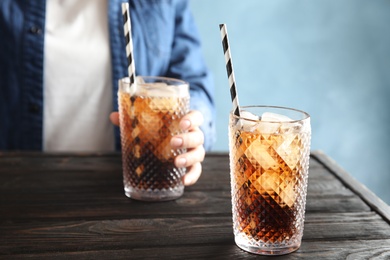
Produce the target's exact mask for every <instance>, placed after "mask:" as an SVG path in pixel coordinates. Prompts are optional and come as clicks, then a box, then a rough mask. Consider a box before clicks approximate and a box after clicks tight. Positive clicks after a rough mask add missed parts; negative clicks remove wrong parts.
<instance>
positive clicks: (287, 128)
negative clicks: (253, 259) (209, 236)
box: [229, 106, 311, 255]
mask: <svg viewBox="0 0 390 260" xmlns="http://www.w3.org/2000/svg"><path fill="white" fill-rule="evenodd" d="M242 109H243V111H242V113H241V115H240V116H239V117H238V116H235V115H233V114H231V115H230V123H229V124H230V125H229V142H230V144H229V145H230V169H231V186H232V212H233V229H234V234H235V241H236V244H237V245H238V246H239V247H241V248H242V249H244V250H246V251H249V252H251V253H256V254H265V255H274V254H275V255H277V254H286V253H290V252H293V251H295V250H297V249H298V248H299V246H300V244H301V239H302V235H303V224H304V213H305V204H306V190H307V177H308V163H309V152H310V134H311V131H310V120H309V119H310V118H309V116H308V115H307V114H306V113H304V112H300V111H296V110H292V109H286V108H278V107H260V106H259V107H245V108H242ZM267 111H272V113H270V112H267ZM276 113H278V114H276ZM284 113H287V114H288V115H289V116H290V117H291V118H292V119H291V118H290V117H286V116H284V115H283V114H284ZM257 115H261V117H259V116H257Z"/></svg>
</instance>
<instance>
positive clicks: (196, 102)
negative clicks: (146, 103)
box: [168, 0, 215, 151]
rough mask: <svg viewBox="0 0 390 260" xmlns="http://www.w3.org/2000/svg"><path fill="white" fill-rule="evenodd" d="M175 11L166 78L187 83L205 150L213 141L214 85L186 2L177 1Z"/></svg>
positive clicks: (208, 148)
mask: <svg viewBox="0 0 390 260" xmlns="http://www.w3.org/2000/svg"><path fill="white" fill-rule="evenodd" d="M175 5H176V8H175V35H174V41H173V45H172V52H171V57H170V62H169V68H168V76H170V77H174V78H180V79H183V80H185V81H187V82H189V84H190V95H191V99H190V108H191V109H192V110H198V111H200V112H201V113H202V114H203V117H204V122H203V125H202V126H201V130H202V131H203V133H204V136H205V143H204V147H205V149H206V150H207V151H208V150H210V149H211V147H212V145H213V143H214V141H215V104H214V85H213V79H212V76H211V73H210V71H209V70H208V68H207V66H206V64H205V61H204V58H203V54H202V50H201V42H200V36H199V32H198V30H197V28H196V25H195V21H194V18H193V16H192V13H191V11H190V7H189V3H188V1H186V0H177V1H176V3H175Z"/></svg>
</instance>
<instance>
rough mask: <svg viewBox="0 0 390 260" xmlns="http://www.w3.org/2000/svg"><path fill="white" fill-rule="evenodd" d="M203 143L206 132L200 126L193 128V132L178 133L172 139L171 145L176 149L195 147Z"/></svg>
mask: <svg viewBox="0 0 390 260" xmlns="http://www.w3.org/2000/svg"><path fill="white" fill-rule="evenodd" d="M203 143H204V134H203V132H202V131H201V130H200V129H199V128H198V127H197V128H195V129H193V130H191V132H188V133H183V134H179V135H176V136H174V137H172V139H171V147H172V148H174V149H177V148H195V147H197V146H200V145H203Z"/></svg>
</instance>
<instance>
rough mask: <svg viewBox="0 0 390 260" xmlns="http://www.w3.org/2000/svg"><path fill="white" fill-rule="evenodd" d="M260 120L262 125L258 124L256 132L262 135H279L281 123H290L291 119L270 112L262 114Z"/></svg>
mask: <svg viewBox="0 0 390 260" xmlns="http://www.w3.org/2000/svg"><path fill="white" fill-rule="evenodd" d="M260 120H261V122H262V123H261V124H259V128H258V131H259V132H260V133H262V134H274V133H279V132H280V128H281V126H282V123H283V122H289V121H292V120H291V118H289V117H287V116H284V115H280V114H276V113H271V112H264V113H263V114H262V115H261V118H260Z"/></svg>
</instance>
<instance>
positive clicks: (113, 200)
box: [0, 152, 390, 259]
mask: <svg viewBox="0 0 390 260" xmlns="http://www.w3.org/2000/svg"><path fill="white" fill-rule="evenodd" d="M309 171H310V172H309V186H308V196H307V206H306V208H307V210H306V219H305V229H304V236H303V241H302V246H301V248H300V249H299V250H298V251H296V252H294V253H292V254H289V255H285V256H281V257H275V258H276V259H390V224H389V223H390V220H389V218H388V215H387V212H388V205H387V204H385V203H384V202H383V201H381V200H380V199H379V198H377V197H376V196H375V194H373V193H372V192H371V191H369V190H367V188H365V187H364V186H363V185H361V184H360V183H358V182H357V181H356V180H354V179H353V178H352V177H351V176H350V175H349V174H348V173H346V172H344V171H343V170H342V169H341V168H340V167H339V166H337V164H336V163H335V162H334V161H332V160H331V159H330V158H328V157H327V156H326V155H325V154H323V153H321V152H313V153H312V156H311V159H310V170H309ZM21 258H29V259H54V258H55V259H252V258H253V259H254V258H256V259H263V258H264V259H269V257H261V256H256V255H252V254H250V253H247V252H244V251H242V250H241V249H239V248H238V247H237V246H236V245H235V243H234V238H233V231H232V219H231V202H230V176H229V162H228V155H227V154H224V153H222V154H216V153H212V154H207V156H206V159H205V161H204V163H203V174H202V176H201V178H200V179H199V181H198V182H197V183H196V184H195V185H193V186H190V187H186V190H185V193H184V195H183V197H181V198H179V199H177V200H175V201H169V202H156V203H147V202H139V201H134V200H131V199H129V198H127V197H126V196H125V195H124V192H123V183H122V171H121V156H120V154H118V153H112V154H45V153H0V259H21Z"/></svg>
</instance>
